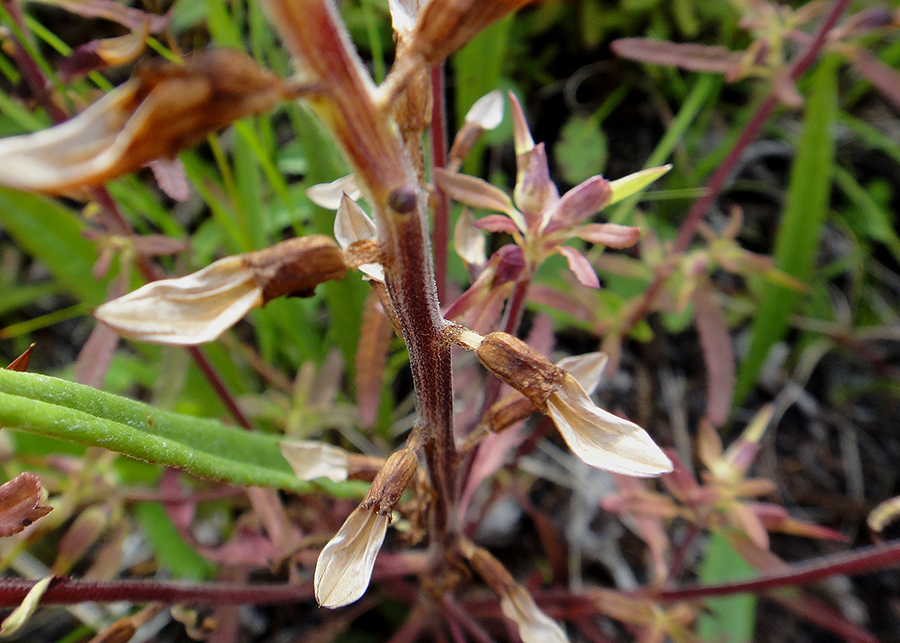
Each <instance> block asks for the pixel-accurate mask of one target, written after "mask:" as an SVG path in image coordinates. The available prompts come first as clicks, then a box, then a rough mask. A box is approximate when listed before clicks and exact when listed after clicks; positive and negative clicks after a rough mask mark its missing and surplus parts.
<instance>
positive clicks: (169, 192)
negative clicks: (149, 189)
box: [147, 158, 191, 203]
mask: <svg viewBox="0 0 900 643" xmlns="http://www.w3.org/2000/svg"><path fill="white" fill-rule="evenodd" d="M147 167H149V168H150V170H151V171H152V172H153V178H155V179H156V184H157V185H159V189H160V190H162V191H163V192H165V194H166V196H167V197H169V198H170V199H173V200H174V201H179V202H181V203H183V202H185V201H187V200H188V199H189V198H190V197H191V187H190V185H189V184H188V179H187V174H186V173H185V171H184V164H182V162H181V160H180V159H177V158H174V159H172V160H168V159H161V158H160V159H154V160H152V161H150V162H149V163H147Z"/></svg>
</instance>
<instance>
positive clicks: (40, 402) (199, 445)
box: [0, 370, 365, 498]
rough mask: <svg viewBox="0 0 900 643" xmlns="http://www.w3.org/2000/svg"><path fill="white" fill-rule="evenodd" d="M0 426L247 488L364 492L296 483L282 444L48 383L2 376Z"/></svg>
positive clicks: (48, 379) (354, 485)
mask: <svg viewBox="0 0 900 643" xmlns="http://www.w3.org/2000/svg"><path fill="white" fill-rule="evenodd" d="M0 426H4V427H7V428H10V429H20V430H22V431H28V432H31V433H37V434H39V435H46V436H50V437H54V438H59V439H62V440H68V441H70V442H77V443H79V444H86V445H90V446H98V447H103V448H105V449H110V450H112V451H116V452H118V453H121V454H124V455H127V456H129V457H132V458H135V459H137V460H143V461H145V462H156V463H158V464H162V465H166V466H171V467H176V468H178V469H181V470H183V471H186V472H188V473H190V474H192V475H195V476H198V477H202V478H211V479H214V480H224V481H226V482H229V483H231V484H235V485H242V486H262V487H276V488H280V489H287V490H290V491H296V492H300V493H302V492H311V491H315V490H317V489H322V490H325V491H326V492H327V493H329V494H332V495H336V496H339V497H354V498H355V497H359V496H361V495H362V492H363V490H364V488H365V485H359V484H357V483H339V484H335V483H331V482H328V481H327V480H323V481H320V482H317V483H316V484H313V483H309V482H305V481H302V480H298V479H297V477H296V476H295V475H294V473H293V471H292V470H291V467H290V465H288V463H287V461H286V460H285V459H284V457H283V456H282V455H281V451H280V448H279V443H280V440H279V439H278V438H276V437H273V436H269V435H264V434H261V433H253V432H250V431H245V430H242V429H238V428H235V427H232V426H227V425H225V424H222V423H221V422H218V421H216V420H212V419H204V418H197V417H191V416H186V415H178V414H176V413H169V412H167V411H161V410H159V409H155V408H153V407H151V406H148V405H146V404H142V403H140V402H135V401H133V400H129V399H127V398H123V397H119V396H117V395H112V394H110V393H105V392H103V391H98V390H96V389H94V388H91V387H89V386H82V385H81V384H74V383H72V382H67V381H65V380H60V379H57V378H53V377H47V376H44V375H37V374H33V373H18V372H15V371H7V370H0Z"/></svg>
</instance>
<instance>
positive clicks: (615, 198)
mask: <svg viewBox="0 0 900 643" xmlns="http://www.w3.org/2000/svg"><path fill="white" fill-rule="evenodd" d="M671 169H672V166H671V165H661V166H659V167H651V168H650V169H648V170H641V171H640V172H635V173H634V174H629V175H628V176H623V177H622V178H621V179H616V180H615V181H610V183H609V187H610V188H612V196H610V198H609V203H607V204H606V205H607V206H610V205H612V204H613V203H618V202H619V201H621V200H622V199H627V198H628V197H630V196H631V195H632V194H637V193H638V192H640V191H641V190H643V189H644V188H645V187H647V186H648V185H650V184H651V183H653V182H654V181H655V180H656V179H658V178H659V177H661V176H662V175H663V174H665V173H666V172H668V171H669V170H671Z"/></svg>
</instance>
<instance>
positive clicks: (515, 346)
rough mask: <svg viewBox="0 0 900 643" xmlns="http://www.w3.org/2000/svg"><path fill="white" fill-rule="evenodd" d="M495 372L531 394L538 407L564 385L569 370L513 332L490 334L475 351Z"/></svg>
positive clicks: (508, 382) (541, 406)
mask: <svg viewBox="0 0 900 643" xmlns="http://www.w3.org/2000/svg"><path fill="white" fill-rule="evenodd" d="M475 354H476V355H477V356H478V360H479V361H480V362H481V363H482V364H484V366H485V367H486V368H487V369H488V370H489V371H491V373H493V374H494V375H496V376H497V377H498V378H500V379H501V380H502V381H504V382H506V383H507V384H509V385H510V386H512V387H513V388H514V389H516V390H517V391H519V392H520V393H521V394H522V395H524V396H525V397H527V398H528V399H529V400H530V401H531V403H532V404H533V405H534V406H536V407H537V408H538V409H541V410H543V409H545V408H546V402H547V399H548V398H549V397H550V396H551V395H553V394H554V393H555V392H556V391H558V390H559V388H560V386H562V383H563V379H564V378H565V375H566V372H565V371H564V370H563V369H561V368H560V367H559V366H556V365H555V364H553V363H552V362H551V361H550V360H548V359H547V358H546V357H544V356H543V355H541V354H540V353H538V352H537V351H536V350H534V349H533V348H531V347H530V346H529V345H528V344H526V343H525V342H523V341H522V340H521V339H519V338H518V337H514V336H512V335H510V334H509V333H502V332H496V333H490V334H489V335H486V336H485V338H484V341H483V342H482V343H481V345H480V346H479V347H478V348H477V350H476V351H475Z"/></svg>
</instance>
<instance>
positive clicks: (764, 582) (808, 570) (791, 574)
mask: <svg viewBox="0 0 900 643" xmlns="http://www.w3.org/2000/svg"><path fill="white" fill-rule="evenodd" d="M897 566H900V541H894V542H892V543H890V544H887V545H876V546H872V547H865V548H862V549H857V550H856V551H852V552H847V553H841V554H835V555H832V556H826V557H824V558H820V559H818V560H816V561H814V562H811V563H805V564H800V565H793V566H791V567H789V568H788V569H786V570H783V571H778V572H774V573H771V574H763V575H762V576H760V577H759V578H754V579H752V580H746V581H735V582H732V583H721V584H719V585H699V584H696V585H684V586H682V587H676V588H673V589H643V590H639V591H637V592H635V593H634V594H633V595H634V596H638V597H648V598H652V599H654V600H659V601H681V600H691V599H696V598H706V597H709V596H730V595H731V594H747V593H754V594H756V593H760V592H768V591H771V590H774V589H781V588H783V587H798V586H800V585H809V584H810V583H815V582H817V581H820V580H823V579H825V578H829V577H830V576H853V575H856V574H864V573H866V572H872V571H877V570H880V569H887V568H889V567H897Z"/></svg>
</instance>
